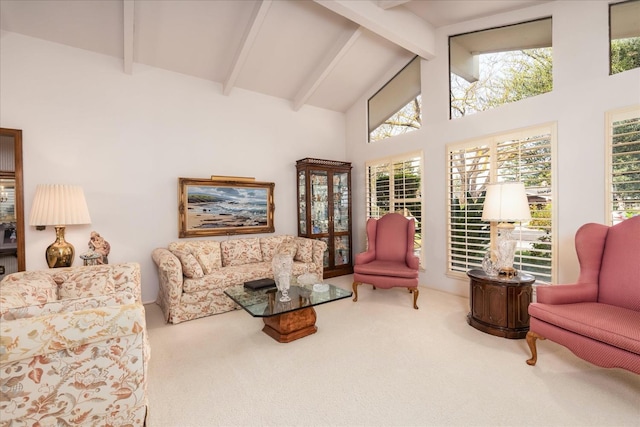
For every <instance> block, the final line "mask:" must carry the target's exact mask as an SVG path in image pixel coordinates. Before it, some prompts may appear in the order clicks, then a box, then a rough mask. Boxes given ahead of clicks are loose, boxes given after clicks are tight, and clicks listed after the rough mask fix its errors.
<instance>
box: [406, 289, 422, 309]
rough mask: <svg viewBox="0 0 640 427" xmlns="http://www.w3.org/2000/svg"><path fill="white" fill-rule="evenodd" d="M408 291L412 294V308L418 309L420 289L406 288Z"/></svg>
mask: <svg viewBox="0 0 640 427" xmlns="http://www.w3.org/2000/svg"><path fill="white" fill-rule="evenodd" d="M407 289H409V292H411V293H412V294H413V308H415V309H416V310H417V309H418V295H420V291H419V290H418V288H407Z"/></svg>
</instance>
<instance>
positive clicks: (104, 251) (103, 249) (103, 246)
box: [89, 231, 111, 264]
mask: <svg viewBox="0 0 640 427" xmlns="http://www.w3.org/2000/svg"><path fill="white" fill-rule="evenodd" d="M89 250H91V251H94V252H96V253H97V254H99V255H100V258H98V262H97V263H98V264H109V259H108V258H107V256H108V255H109V252H110V251H111V245H110V244H109V242H107V241H106V240H104V238H102V237H101V236H100V234H99V233H96V232H95V231H92V232H91V238H90V239H89Z"/></svg>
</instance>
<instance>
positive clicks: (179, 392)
mask: <svg viewBox="0 0 640 427" xmlns="http://www.w3.org/2000/svg"><path fill="white" fill-rule="evenodd" d="M351 278H352V276H343V277H338V278H334V279H329V280H327V281H328V282H331V283H334V284H336V285H338V286H342V287H344V288H346V289H349V288H350V285H351ZM420 292H421V294H420V298H419V300H418V305H419V306H420V309H419V310H414V309H413V308H412V306H411V298H412V297H411V295H410V294H409V293H408V292H406V291H404V290H400V289H396V290H376V291H373V290H372V289H371V287H370V286H361V287H360V291H359V294H360V296H359V301H358V302H356V303H354V302H352V301H351V299H346V300H341V301H337V302H332V303H329V304H324V305H321V306H319V307H317V308H316V311H317V314H318V320H317V326H318V332H317V333H316V334H314V335H311V336H308V337H305V338H302V339H300V340H297V341H294V342H292V343H288V344H280V343H278V342H276V341H274V340H273V339H272V338H270V337H269V336H267V335H266V334H264V333H263V332H261V328H262V320H261V319H257V318H253V317H251V316H250V315H249V314H248V313H246V312H244V311H242V310H237V311H234V312H231V313H225V314H220V315H216V316H210V317H207V318H203V319H198V320H193V321H190V322H185V323H181V324H179V325H166V324H164V322H163V320H162V316H161V313H160V309H159V308H158V307H157V306H156V305H153V304H151V305H147V306H146V309H147V319H148V325H147V326H148V329H149V336H150V341H151V363H150V370H149V377H150V378H149V398H150V406H151V411H150V416H149V426H150V427H160V426H172V427H174V426H175V427H177V426H185V427H188V426H636V427H638V426H640V376H638V375H635V374H632V373H629V372H627V371H623V370H619V369H602V368H598V367H595V366H593V365H591V364H589V363H587V362H584V361H582V360H580V359H578V358H577V357H575V356H573V354H572V353H570V352H569V351H568V350H566V349H564V348H563V347H560V346H559V345H557V344H554V343H552V342H549V341H544V342H540V343H539V345H538V348H539V350H538V364H537V366H535V367H530V366H528V365H527V364H526V363H525V360H526V359H527V358H528V357H529V351H528V347H527V345H526V342H525V340H508V339H504V338H498V337H494V336H491V335H488V334H485V333H482V332H480V331H478V330H476V329H474V328H472V327H470V326H469V325H468V324H467V323H466V314H467V311H468V300H467V299H466V298H461V297H457V296H453V295H450V294H446V293H443V292H438V291H433V290H430V289H427V288H421V290H420Z"/></svg>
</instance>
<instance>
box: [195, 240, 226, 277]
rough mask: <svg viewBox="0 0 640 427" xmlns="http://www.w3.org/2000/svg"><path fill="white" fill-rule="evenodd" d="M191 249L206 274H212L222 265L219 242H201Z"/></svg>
mask: <svg viewBox="0 0 640 427" xmlns="http://www.w3.org/2000/svg"><path fill="white" fill-rule="evenodd" d="M193 243H194V246H193V247H192V249H191V253H192V254H193V255H194V256H195V257H196V259H197V260H198V263H200V266H201V267H202V271H203V272H204V274H211V273H213V272H214V271H215V270H217V269H219V268H220V267H222V254H221V253H220V243H219V242H200V243H198V244H197V245H195V243H196V242H193Z"/></svg>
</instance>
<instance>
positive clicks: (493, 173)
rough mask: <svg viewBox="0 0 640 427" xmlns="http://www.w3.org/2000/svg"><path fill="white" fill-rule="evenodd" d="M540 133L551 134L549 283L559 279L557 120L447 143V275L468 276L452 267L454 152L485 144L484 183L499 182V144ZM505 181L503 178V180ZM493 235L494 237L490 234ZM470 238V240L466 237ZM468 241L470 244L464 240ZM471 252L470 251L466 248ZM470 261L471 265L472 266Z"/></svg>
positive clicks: (474, 265)
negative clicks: (452, 156)
mask: <svg viewBox="0 0 640 427" xmlns="http://www.w3.org/2000/svg"><path fill="white" fill-rule="evenodd" d="M540 134H548V135H549V139H550V144H549V146H550V156H551V161H550V163H551V164H550V173H551V177H552V179H551V186H550V191H551V194H552V195H554V197H553V198H552V199H551V201H550V203H551V227H550V233H551V236H552V239H551V244H550V251H551V257H550V261H551V273H550V277H549V279H548V283H556V282H557V278H558V271H557V265H558V264H557V258H558V255H559V254H558V252H559V251H558V247H559V246H558V237H557V236H558V231H557V226H558V224H557V223H558V219H557V218H558V214H557V209H558V208H557V206H558V200H557V194H558V191H557V181H558V179H557V176H558V174H557V145H558V141H557V123H556V122H550V123H544V124H540V125H536V126H531V127H527V128H521V129H514V130H511V131H505V132H500V133H497V134H491V135H487V136H484V137H480V138H473V139H470V140H466V141H461V142H454V143H451V144H447V146H446V150H445V162H446V164H445V174H446V184H447V194H446V196H445V197H446V223H447V229H446V253H447V255H446V267H445V269H446V270H445V275H446V276H447V277H451V278H455V279H466V271H460V270H455V269H453V268H452V266H453V264H454V262H455V261H454V253H453V249H454V248H453V243H454V242H453V237H454V236H453V231H454V230H453V223H452V212H453V211H452V206H453V199H452V197H451V194H452V188H453V185H454V183H453V182H452V175H453V169H452V166H451V155H452V153H455V152H456V151H461V150H470V149H474V148H479V149H480V148H482V147H485V148H486V149H487V150H488V153H487V154H486V156H487V157H488V162H487V163H488V166H487V168H486V181H485V183H487V184H488V183H493V182H497V181H496V179H497V173H498V164H497V155H498V152H497V147H498V145H499V144H501V143H504V142H505V141H512V140H524V139H526V138H527V137H531V136H536V135H540ZM503 181H504V180H503ZM503 181H499V182H503ZM481 214H482V209H481V207H480V209H479V215H478V217H479V216H481ZM465 217H467V214H465ZM485 223H486V225H487V226H489V231H488V232H484V235H485V236H486V237H489V238H493V237H492V236H494V235H496V231H495V228H494V225H493V224H490V223H488V222H485ZM490 236H491V237H490ZM467 240H468V239H467ZM465 244H468V243H467V242H466V241H465ZM467 251H468V250H467ZM467 263H468V268H481V263H482V260H481V259H480V260H479V262H475V263H473V262H469V261H468V262H467ZM469 264H471V265H469ZM522 271H523V272H526V273H529V274H535V273H532V272H530V271H527V270H524V269H523V270H522ZM538 282H540V283H547V281H546V280H544V281H542V280H540V279H538Z"/></svg>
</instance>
